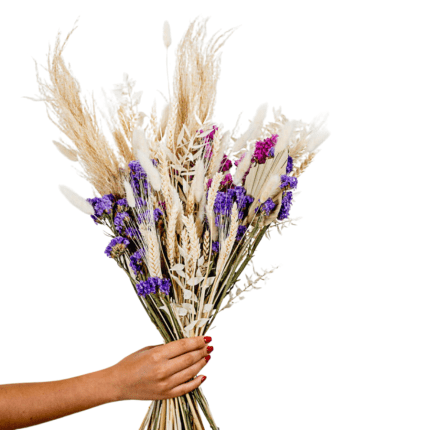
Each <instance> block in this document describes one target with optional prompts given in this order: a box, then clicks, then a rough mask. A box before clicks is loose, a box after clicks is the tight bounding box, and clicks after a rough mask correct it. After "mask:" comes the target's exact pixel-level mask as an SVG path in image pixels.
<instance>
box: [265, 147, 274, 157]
mask: <svg viewBox="0 0 430 430" xmlns="http://www.w3.org/2000/svg"><path fill="white" fill-rule="evenodd" d="M274 156H275V147H274V146H272V147H271V148H270V149H269V152H268V153H267V157H268V158H273V157H274Z"/></svg>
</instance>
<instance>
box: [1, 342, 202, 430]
mask: <svg viewBox="0 0 430 430" xmlns="http://www.w3.org/2000/svg"><path fill="white" fill-rule="evenodd" d="M207 348H208V346H207V344H206V343H205V341H204V339H203V336H198V337H194V338H189V339H181V340H178V341H175V342H170V343H168V344H166V345H154V346H147V347H146V348H143V349H140V350H139V351H136V352H135V353H133V354H131V355H129V356H127V357H125V358H124V359H123V360H121V361H120V362H119V363H117V364H115V365H113V366H111V367H108V368H106V369H103V370H99V371H97V372H93V373H88V374H85V375H81V376H77V377H75V378H70V379H63V380H61V381H52V382H36V383H24V384H7V385H0V429H1V430H10V429H19V428H24V427H29V426H33V425H36V424H40V423H43V422H46V421H51V420H54V419H57V418H60V417H64V416H66V415H70V414H74V413H76V412H80V411H84V410H86V409H90V408H94V407H95V406H99V405H103V404H105V403H111V402H117V401H120V400H161V399H169V398H172V397H178V396H181V395H183V394H186V393H188V392H190V391H192V390H194V389H195V388H197V387H199V386H200V385H201V383H202V378H203V376H201V375H199V376H198V377H196V378H195V379H192V378H194V376H196V375H197V374H198V373H199V371H200V370H201V369H202V368H203V367H204V366H205V365H206V364H207V361H206V359H205V358H204V357H206V356H208V355H209V354H208V351H207Z"/></svg>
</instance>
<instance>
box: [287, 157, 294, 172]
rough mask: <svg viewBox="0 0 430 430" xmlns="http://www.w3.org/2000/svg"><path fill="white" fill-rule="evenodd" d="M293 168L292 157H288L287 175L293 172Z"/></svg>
mask: <svg viewBox="0 0 430 430" xmlns="http://www.w3.org/2000/svg"><path fill="white" fill-rule="evenodd" d="M293 167H294V162H293V157H291V156H288V161H287V168H286V172H287V175H288V173H291V171H292V170H293Z"/></svg>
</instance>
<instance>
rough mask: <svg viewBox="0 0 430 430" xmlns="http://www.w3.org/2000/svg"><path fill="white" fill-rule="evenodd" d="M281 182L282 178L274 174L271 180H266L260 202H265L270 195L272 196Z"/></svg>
mask: <svg viewBox="0 0 430 430" xmlns="http://www.w3.org/2000/svg"><path fill="white" fill-rule="evenodd" d="M280 183H281V178H280V176H279V175H272V176H271V177H270V178H269V180H268V181H267V182H266V185H265V186H264V188H263V190H262V191H261V195H260V202H261V203H264V202H265V201H266V200H267V199H268V198H269V197H271V195H272V193H273V192H274V191H275V190H276V189H277V188H278V187H279V185H280Z"/></svg>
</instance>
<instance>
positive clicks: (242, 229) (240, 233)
mask: <svg viewBox="0 0 430 430" xmlns="http://www.w3.org/2000/svg"><path fill="white" fill-rule="evenodd" d="M247 228H248V226H247V225H240V226H239V227H238V228H237V234H236V240H237V241H238V242H239V241H240V240H241V239H242V238H243V236H244V235H245V233H246V229H247Z"/></svg>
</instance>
